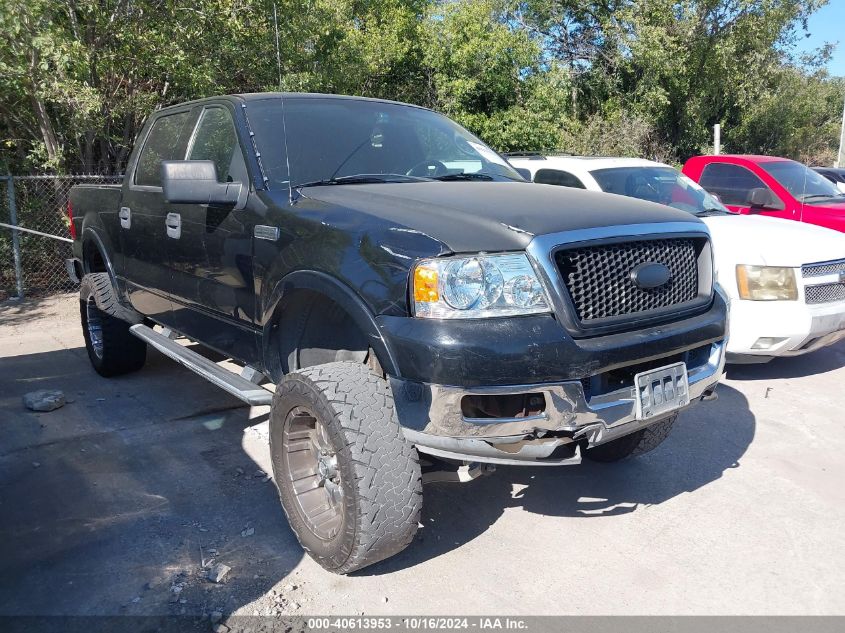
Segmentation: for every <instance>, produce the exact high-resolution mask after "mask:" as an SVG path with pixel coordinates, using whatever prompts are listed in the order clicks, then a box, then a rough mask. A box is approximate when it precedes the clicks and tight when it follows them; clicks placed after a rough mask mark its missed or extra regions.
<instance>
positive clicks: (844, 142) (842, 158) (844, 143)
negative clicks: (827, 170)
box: [834, 103, 845, 167]
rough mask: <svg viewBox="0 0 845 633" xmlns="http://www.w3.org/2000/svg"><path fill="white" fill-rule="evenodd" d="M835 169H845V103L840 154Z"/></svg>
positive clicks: (840, 133)
mask: <svg viewBox="0 0 845 633" xmlns="http://www.w3.org/2000/svg"><path fill="white" fill-rule="evenodd" d="M834 167H845V103H843V105H842V127H841V128H840V130H839V154H837V157H836V164H835V165H834Z"/></svg>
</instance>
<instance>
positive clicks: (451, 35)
mask: <svg viewBox="0 0 845 633" xmlns="http://www.w3.org/2000/svg"><path fill="white" fill-rule="evenodd" d="M824 1H825V0H522V1H518V0H453V1H447V0H277V1H276V3H275V4H274V2H273V1H272V0H225V1H224V0H194V1H191V2H186V1H185V0H109V1H107V2H104V1H103V0H66V1H60V0H0V169H2V168H10V169H14V170H16V171H22V170H27V169H36V170H55V169H58V170H66V171H72V170H84V171H104V172H109V171H113V170H115V169H120V168H121V166H122V164H123V163H124V162H125V160H126V159H127V157H128V153H129V150H130V149H131V146H132V143H133V141H134V138H135V135H136V134H137V133H138V131H139V128H140V125H141V124H142V122H143V120H144V118H145V117H146V116H147V114H148V113H149V112H150V111H151V110H153V109H154V108H157V107H161V106H165V105H170V104H172V103H178V102H182V101H187V100H191V99H195V98H199V97H204V96H208V95H213V94H221V93H231V92H250V91H260V90H277V89H283V90H294V91H317V92H336V93H346V94H360V95H365V96H375V97H383V98H390V99H397V100H401V101H408V102H412V103H417V104H420V105H424V106H427V107H432V108H435V109H438V110H440V111H442V112H445V113H446V114H448V115H450V116H452V117H454V118H455V119H457V120H458V121H460V122H462V123H463V124H464V125H466V126H467V127H469V128H470V129H472V130H473V131H474V132H475V133H477V134H479V135H480V136H481V137H482V138H484V139H485V140H486V141H488V142H489V143H491V144H492V145H493V146H494V147H496V148H497V149H500V150H520V149H522V150H525V149H541V148H562V149H565V150H568V151H573V152H578V153H603V154H623V155H642V156H649V157H652V156H657V157H660V158H664V159H667V160H675V161H678V160H683V159H685V158H686V157H688V156H690V155H692V154H695V153H698V152H700V151H702V150H704V149H706V148H707V146H708V144H709V142H710V135H711V129H712V125H713V124H714V123H721V124H722V125H723V130H724V131H723V139H724V141H725V143H726V146H727V147H729V148H730V149H731V150H734V151H748V152H767V153H775V154H780V155H785V156H790V157H794V158H798V159H802V160H811V161H816V162H819V161H822V162H830V157H831V155H832V153H833V152H834V151H835V148H836V146H837V143H838V133H837V129H836V128H837V122H838V120H839V117H840V116H841V111H842V100H843V98H845V94H843V93H845V84H843V81H842V80H835V79H831V78H829V77H828V76H827V75H826V74H825V73H824V72H822V71H820V70H819V68H820V67H821V64H822V63H823V62H824V60H825V59H826V56H827V55H829V53H830V51H829V50H828V49H822V50H820V51H819V52H818V55H817V56H816V57H815V58H810V59H796V58H795V57H794V56H793V55H792V51H793V50H794V44H795V42H796V40H797V38H798V37H801V36H802V34H803V32H804V29H805V25H806V19H807V17H808V16H809V15H810V14H811V13H812V12H813V11H814V10H816V9H817V8H818V6H820V5H821V4H824ZM274 6H275V9H276V12H277V15H278V55H277V39H276V25H275V23H274V17H273V15H274Z"/></svg>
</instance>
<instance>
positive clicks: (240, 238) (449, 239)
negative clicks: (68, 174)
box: [71, 94, 726, 385]
mask: <svg viewBox="0 0 845 633" xmlns="http://www.w3.org/2000/svg"><path fill="white" fill-rule="evenodd" d="M297 97H299V98H301V97H302V95H297ZM258 98H261V99H278V100H279V103H280V105H281V99H283V98H284V95H278V94H276V95H255V96H248V95H247V96H235V97H219V98H213V99H209V100H203V101H199V102H194V103H191V104H183V105H180V106H175V107H174V108H165V109H163V110H161V111H159V112H157V113H155V114H154V115H153V117H151V121H149V122H148V123H147V125H146V126H145V128H144V131H143V132H142V135H141V136H140V137H139V143H138V146H137V147H136V148H135V150H134V151H133V153H132V157H131V158H130V162H129V166H128V170H127V181H126V183H125V184H124V185H123V187H122V189H118V188H115V187H75V188H74V189H73V191H72V194H71V198H72V200H73V202H74V209H75V213H76V216H75V220H74V221H75V223H76V224H77V231H78V234H79V235H80V239H86V238H85V235H89V236H91V235H95V234H96V236H98V237H97V239H98V245H99V246H98V248H101V249H102V250H104V251H105V252H104V253H103V255H104V257H105V258H106V259H107V260H109V261H110V262H111V266H112V267H113V269H114V275H115V278H116V282H117V285H118V288H119V289H120V290H121V293H122V295H123V297H124V300H126V301H127V302H128V303H131V305H132V306H133V307H134V308H135V309H136V310H138V311H140V312H141V313H143V314H144V315H145V316H147V317H150V318H152V319H153V320H155V321H157V322H159V323H162V324H165V325H171V326H172V327H174V328H175V329H176V330H178V331H180V332H182V333H184V334H186V335H187V336H189V337H191V338H193V339H195V340H197V341H199V342H201V343H203V344H204V345H207V346H208V347H211V348H213V349H216V350H218V351H220V352H222V353H224V354H227V355H229V356H231V357H233V358H235V359H238V360H240V361H243V362H245V363H248V364H251V365H252V366H254V367H256V368H257V369H260V370H262V371H265V372H266V373H269V374H271V375H273V371H271V370H272V369H273V368H272V365H273V363H272V361H271V357H272V355H273V353H274V350H273V348H272V342H271V335H270V333H271V329H272V325H273V323H274V320H275V319H276V318H277V317H278V316H279V313H280V310H282V309H283V306H284V303H285V299H286V297H288V296H290V295H291V293H294V292H296V291H298V290H302V289H309V290H311V291H313V292H318V293H321V294H323V295H325V296H328V297H330V298H332V299H333V300H334V301H335V302H336V303H338V304H339V305H340V306H341V307H342V308H343V309H344V310H345V311H346V312H347V313H348V314H349V316H350V318H351V320H352V321H353V322H354V323H355V324H356V325H357V327H358V329H359V330H360V331H361V332H363V334H364V335H365V336H366V337H367V338H368V340H369V342H370V346H371V347H372V349H373V350H375V353H376V355H377V357H378V359H379V361H380V362H381V365H382V367H383V368H384V369H385V370H386V371H387V373H389V374H391V375H396V376H402V377H404V378H408V379H412V380H419V381H424V382H434V383H442V384H452V385H481V384H489V385H497V384H514V383H515V384H519V383H530V382H543V381H555V380H565V379H572V378H582V377H586V376H589V375H591V374H595V373H596V372H598V371H602V370H606V369H609V368H612V367H615V366H619V365H625V364H631V363H633V362H637V361H639V360H645V359H649V358H656V357H660V356H664V355H669V354H672V353H675V352H678V351H683V350H685V349H689V348H692V347H696V346H698V345H701V344H703V343H706V342H711V341H715V340H718V339H721V338H723V337H724V335H725V315H726V306H725V303H724V301H723V300H722V299H721V298H720V297H719V296H717V297H716V298H715V300H714V302H713V304H712V306H711V307H710V308H709V309H706V308H703V310H706V311H705V312H704V313H702V314H698V315H697V316H693V317H689V318H683V319H681V320H677V321H675V322H671V323H664V324H661V325H659V326H654V327H649V328H647V329H644V330H639V331H630V332H624V333H619V334H613V335H606V336H596V337H592V338H584V339H578V340H577V341H576V340H575V339H573V338H572V336H571V335H570V334H569V333H567V331H566V330H565V329H564V328H563V327H562V326H561V324H560V323H559V321H557V320H556V319H555V317H553V316H551V315H544V316H531V317H517V318H493V319H485V320H448V321H442V320H427V319H417V318H413V317H411V316H410V307H409V303H408V280H409V275H410V272H411V270H412V268H413V265H414V263H415V262H416V261H417V260H419V259H420V258H428V257H436V256H440V255H448V254H451V253H463V252H478V251H487V252H496V251H521V250H523V249H525V247H526V246H527V245H528V243H529V242H530V241H531V240H532V238H533V236H534V235H540V234H548V233H556V232H563V231H572V230H579V229H590V228H595V227H607V226H614V225H628V224H634V223H638V224H649V223H654V227H655V233H659V232H660V230H661V224H663V223H674V222H685V223H690V222H696V220H695V219H694V218H692V217H691V216H690V215H689V214H687V213H685V212H682V211H678V210H674V209H670V208H668V207H663V206H661V205H656V204H652V203H649V202H645V201H640V200H634V199H631V198H623V197H620V196H613V195H610V194H601V193H593V192H587V191H580V190H574V189H566V188H561V187H556V186H552V185H548V186H546V185H537V184H530V183H525V182H419V183H402V184H362V185H346V186H322V187H313V188H307V189H303V190H301V192H293V194H292V192H290V191H289V190H288V189H286V188H285V189H268V188H267V185H265V182H264V180H263V178H262V177H261V173H262V172H261V169H260V167H259V163H258V157H257V156H256V154H255V151H254V148H253V146H252V144H251V141H250V136H249V120H248V116H249V103H250V101H251V100H252V99H258ZM315 98H316V97H315ZM321 98H342V97H321ZM208 105H216V106H223V107H225V108H227V109H228V110H229V111H230V112H231V114H232V116H233V119H234V122H235V127H236V132H237V136H238V138H239V140H240V144H241V148H242V150H243V153H244V159H245V164H246V169H247V171H248V179H247V180H248V181H247V182H244V183H243V185H244V198H243V201H242V203H240V202H239V204H238V205H236V207H235V208H220V207H214V206H209V205H189V204H180V205H175V204H168V203H166V202H165V201H164V199H163V194H162V191H161V188H160V187H143V188H139V187H137V186H133V185H131V184H130V179H131V178H132V174H133V170H134V168H135V165H136V164H137V161H138V153H139V148H140V147H141V145H142V141H143V139H144V134H145V133H146V131H147V130H148V129H149V128H150V126H151V125H152V121H154V120H155V118H156V117H160V116H165V115H167V114H168V113H170V112H172V111H174V110H177V109H178V110H183V111H184V110H185V109H186V108H187V109H189V110H190V111H191V113H192V119H193V120H197V119H198V118H199V115H200V111H201V110H202V108H204V107H207V106H208ZM409 107H412V106H409ZM185 134H187V132H186V133H184V134H183V138H180V139H178V141H176V140H175V141H174V142H178V143H179V144H180V145H185V146H187V144H188V140H187V138H186V137H185ZM121 206H129V207H131V208H132V227H131V229H130V230H121V229H120V226H119V219H118V215H117V212H118V209H119V208H120V207H121ZM168 212H179V213H180V214H181V218H182V231H183V237H182V238H180V239H173V238H168V237H167V236H166V232H165V216H166V214H167V213H168ZM256 226H260V227H269V228H270V229H271V234H272V229H278V235H279V237H278V239H277V240H275V241H274V240H272V239H271V240H267V239H258V238H256V237H255V227H256ZM82 229H84V230H82ZM92 239H93V238H92ZM74 253H75V255H76V257H77V258H81V257H82V256H83V249H82V245H81V242H80V241H77V242H76V243H75V244H74Z"/></svg>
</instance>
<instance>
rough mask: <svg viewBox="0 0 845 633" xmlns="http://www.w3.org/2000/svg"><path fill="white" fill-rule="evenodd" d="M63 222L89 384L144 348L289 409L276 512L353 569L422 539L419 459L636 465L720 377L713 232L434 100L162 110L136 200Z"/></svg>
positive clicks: (142, 146)
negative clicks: (500, 142)
mask: <svg viewBox="0 0 845 633" xmlns="http://www.w3.org/2000/svg"><path fill="white" fill-rule="evenodd" d="M69 211H70V213H71V221H72V223H73V228H74V233H75V235H76V241H75V242H74V259H73V260H71V261H69V262H68V267H69V271H70V273H71V274H72V275H73V276H75V277H77V278H79V279H80V280H81V294H80V312H81V318H82V327H83V331H84V335H85V342H86V346H87V349H88V355H89V357H90V359H91V362H92V363H93V366H94V368H95V369H96V370H97V372H99V373H100V374H102V375H103V376H113V375H116V374H121V373H126V372H129V371H133V370H137V369H139V368H140V367H141V366H142V365H143V363H144V359H145V354H146V347H147V345H151V346H153V347H155V348H157V349H159V350H160V351H161V352H163V353H164V354H166V355H168V356H170V357H172V358H174V359H175V360H177V361H178V362H180V363H182V364H183V365H185V366H186V367H188V368H190V369H192V370H193V371H196V372H197V373H199V374H201V375H203V376H204V377H206V378H207V379H209V380H210V381H212V382H213V383H214V384H216V385H218V386H220V387H221V388H223V389H226V390H227V391H229V392H230V393H232V394H234V395H236V396H237V397H239V398H241V399H242V400H244V401H245V402H248V403H250V404H254V405H262V404H267V405H271V407H272V408H271V416H270V450H271V456H272V462H273V471H274V476H275V482H276V484H277V486H278V488H279V493H280V496H281V500H282V505H283V506H284V509H285V512H286V514H287V517H288V520H289V522H290V525H291V527H292V528H293V530H294V531H295V532H296V534H297V536H298V538H299V540H300V542H301V543H302V545H303V547H304V548H305V549H306V550H307V551H308V552H309V554H310V555H311V556H312V557H314V558H315V559H316V560H317V561H318V562H319V563H320V564H321V565H323V566H324V567H325V568H327V569H329V570H331V571H334V572H337V573H347V572H350V571H353V570H355V569H359V568H361V567H364V566H366V565H370V564H372V563H374V562H377V561H379V560H382V559H384V558H386V557H388V556H391V555H393V554H395V553H397V552H399V551H400V550H402V549H403V548H404V547H406V546H407V545H408V544H409V543H410V542H411V540H412V538H413V536H414V533H415V531H416V529H417V525H418V517H419V513H420V508H421V504H422V482H423V479H424V477H423V476H422V475H421V466H420V462H421V461H432V462H434V463H443V462H445V463H448V464H450V465H452V467H453V468H455V469H456V472H457V473H458V475H457V476H458V478H464V479H465V478H469V477H472V476H473V475H472V473H475V472H478V468H479V467H478V466H477V465H479V464H482V465H484V466H483V468H488V466H486V465H487V464H527V465H564V464H577V463H578V462H580V460H581V458H582V456H583V457H585V458H589V459H593V460H597V461H605V462H607V461H615V460H619V459H623V458H625V457H628V456H631V455H637V454H639V453H643V452H645V451H648V450H650V449H652V448H654V447H655V446H656V445H657V444H659V443H660V442H662V441H663V440H664V439H665V438H666V436H667V434H668V433H669V431H670V429H671V427H672V424H673V423H674V421H675V417H676V415H677V412H678V411H679V410H680V409H682V408H684V407H686V406H687V405H689V404H690V403H692V402H695V401H697V400H699V399H702V398H704V397H707V396H709V395H710V394H711V393H712V391H713V389H714V388H715V385H716V383H717V381H718V380H719V378H720V376H721V373H722V368H723V363H724V356H723V352H724V341H725V335H726V316H727V305H726V302H725V299H724V296H723V295H722V293H721V291H720V289H719V288H718V286H717V285H716V284H715V283H714V275H713V270H712V255H711V247H710V239H709V235H708V232H707V229H706V227H705V226H704V224H702V223H701V222H699V221H697V220H695V219H693V218H691V217H690V216H689V214H687V213H684V212H681V211H676V210H673V209H669V208H666V207H663V206H660V205H656V204H651V203H648V202H643V201H638V200H633V199H629V198H622V197H618V196H613V195H608V194H600V193H591V192H586V191H579V190H574V189H564V188H560V187H554V186H546V185H536V184H530V183H528V182H525V181H524V180H523V179H522V177H521V176H520V175H519V174H518V173H517V172H516V171H515V170H514V169H513V168H512V167H511V166H510V165H509V164H508V163H507V162H506V161H505V160H504V159H503V158H502V157H501V156H500V155H498V154H497V153H496V152H494V151H493V150H491V149H490V148H489V147H487V146H486V145H485V144H484V143H482V142H481V141H480V140H479V139H477V138H476V137H474V136H473V135H471V134H470V133H468V132H467V131H466V130H464V129H463V128H461V127H460V126H458V125H457V124H455V123H453V122H452V121H450V120H449V119H447V118H446V117H443V116H441V115H439V114H437V113H435V112H432V111H430V110H426V109H424V108H419V107H415V106H410V105H405V104H400V103H394V102H388V101H380V100H372V99H364V98H353V97H339V96H331V95H314V94H276V93H268V94H246V95H235V96H224V97H215V98H209V99H203V100H201V101H195V102H191V103H186V104H183V105H178V106H173V107H168V108H164V109H161V110H159V111H157V112H155V113H154V114H153V115H152V116H151V117H150V119H149V121H148V122H147V123H146V125H145V126H144V129H143V130H142V132H141V134H140V136H139V138H138V142H137V145H136V147H135V150H134V151H133V153H132V156H131V158H130V161H129V165H128V168H127V171H126V176H125V179H124V182H123V184H122V185H115V186H79V187H74V189H73V190H72V192H71V200H70V205H69ZM179 337H185V338H187V339H190V340H192V341H194V342H196V343H199V344H200V346H201V348H202V349H205V348H207V349H210V350H214V351H216V352H218V353H220V354H223V355H224V356H226V357H228V358H231V359H233V360H234V361H236V362H237V363H238V364H239V365H240V366H242V368H243V371H242V372H241V373H240V374H238V373H234V372H232V371H228V370H225V369H223V368H222V366H221V365H219V364H216V363H214V362H212V360H211V359H210V358H209V357H208V355H203V354H201V353H198V352H197V351H196V350H195V349H192V348H190V347H188V346H185V345H182V344H180V343H178V342H177V341H176V340H175V339H177V338H179ZM194 348H196V346H194ZM262 382H263V383H268V387H271V388H272V386H275V389H274V390H271V389H270V388H267V387H265V386H262ZM420 454H422V456H423V458H421V456H420ZM461 469H463V470H461ZM473 469H475V470H473ZM458 471H460V472H458ZM440 472H441V473H442V472H445V471H440Z"/></svg>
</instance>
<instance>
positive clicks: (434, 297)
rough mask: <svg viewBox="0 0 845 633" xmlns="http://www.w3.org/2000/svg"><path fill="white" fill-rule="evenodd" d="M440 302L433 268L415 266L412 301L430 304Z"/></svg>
mask: <svg viewBox="0 0 845 633" xmlns="http://www.w3.org/2000/svg"><path fill="white" fill-rule="evenodd" d="M439 300H440V293H438V292H437V271H436V270H435V269H434V268H426V267H425V266H417V267H416V268H415V269H414V301H416V302H417V303H430V302H433V301H439Z"/></svg>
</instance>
